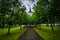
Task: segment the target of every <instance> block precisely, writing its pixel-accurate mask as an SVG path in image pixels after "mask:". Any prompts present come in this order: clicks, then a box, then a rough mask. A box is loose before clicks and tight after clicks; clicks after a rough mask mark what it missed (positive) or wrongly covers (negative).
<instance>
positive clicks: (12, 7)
mask: <svg viewBox="0 0 60 40" xmlns="http://www.w3.org/2000/svg"><path fill="white" fill-rule="evenodd" d="M25 10H26V8H25V6H24V5H22V3H21V2H19V0H0V27H3V28H4V27H5V26H6V25H8V33H7V34H9V32H10V28H11V27H13V25H17V24H18V25H22V24H27V22H28V18H29V17H27V16H29V15H28V14H27V13H26V11H25Z"/></svg>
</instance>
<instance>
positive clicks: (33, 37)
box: [18, 28, 43, 40]
mask: <svg viewBox="0 0 60 40" xmlns="http://www.w3.org/2000/svg"><path fill="white" fill-rule="evenodd" d="M18 40H43V39H42V38H41V37H40V36H39V35H38V34H37V33H36V32H35V31H34V30H33V29H31V28H29V29H28V31H27V32H26V33H25V34H24V35H23V36H21V37H20V38H19V39H18Z"/></svg>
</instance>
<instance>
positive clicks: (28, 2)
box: [21, 0, 37, 12]
mask: <svg viewBox="0 0 60 40" xmlns="http://www.w3.org/2000/svg"><path fill="white" fill-rule="evenodd" d="M21 2H22V3H23V5H25V7H26V9H27V10H26V11H27V12H28V11H29V8H30V7H31V10H32V11H33V9H32V8H33V6H34V4H36V2H37V0H21Z"/></svg>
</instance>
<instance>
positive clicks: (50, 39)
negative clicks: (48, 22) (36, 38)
mask: <svg viewBox="0 0 60 40" xmlns="http://www.w3.org/2000/svg"><path fill="white" fill-rule="evenodd" d="M34 30H35V31H36V32H37V33H38V34H39V35H40V36H41V37H42V38H43V39H44V40H60V27H59V26H54V30H55V33H53V32H52V30H51V27H50V26H42V27H41V29H40V27H38V28H34Z"/></svg>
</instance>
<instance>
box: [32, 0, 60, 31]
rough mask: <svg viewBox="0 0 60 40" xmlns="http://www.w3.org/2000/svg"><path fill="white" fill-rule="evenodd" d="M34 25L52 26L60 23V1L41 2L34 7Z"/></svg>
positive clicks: (44, 0)
mask: <svg viewBox="0 0 60 40" xmlns="http://www.w3.org/2000/svg"><path fill="white" fill-rule="evenodd" d="M33 22H34V24H42V23H45V24H47V25H48V24H51V28H52V31H53V32H54V29H53V25H55V23H59V22H60V0H39V1H38V2H37V4H36V5H35V7H34V13H33Z"/></svg>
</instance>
